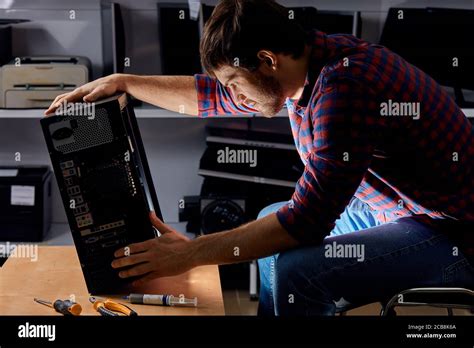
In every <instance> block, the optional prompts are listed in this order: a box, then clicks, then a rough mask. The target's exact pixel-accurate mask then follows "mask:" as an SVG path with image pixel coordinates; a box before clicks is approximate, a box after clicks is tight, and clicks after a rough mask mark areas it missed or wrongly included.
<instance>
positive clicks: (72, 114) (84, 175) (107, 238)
mask: <svg viewBox="0 0 474 348" xmlns="http://www.w3.org/2000/svg"><path fill="white" fill-rule="evenodd" d="M65 110H66V111H67V112H64V113H62V114H60V115H54V116H51V117H46V118H43V119H42V120H41V126H42V128H43V133H44V136H45V139H46V143H47V146H48V150H49V154H50V157H51V162H52V166H53V169H54V173H55V176H56V179H57V182H58V185H59V190H60V193H61V197H62V201H63V204H64V208H65V211H66V215H67V219H68V222H69V226H70V228H71V232H72V236H73V239H74V243H75V245H76V249H77V254H78V256H79V260H80V263H81V267H82V271H83V273H84V277H85V280H86V284H87V288H88V290H89V292H90V293H92V294H96V293H122V292H123V291H126V290H127V288H126V284H127V283H128V282H129V281H127V280H124V279H121V278H119V276H118V270H115V269H113V268H112V267H111V262H112V261H113V259H114V256H113V254H114V252H115V251H116V250H118V249H120V248H123V247H125V246H127V245H129V244H131V243H137V242H142V241H145V240H148V239H151V238H154V237H155V236H156V231H155V229H154V227H153V226H152V225H151V222H150V220H149V211H150V210H154V211H155V212H156V215H157V216H158V217H159V218H162V215H161V211H160V207H159V204H158V199H157V196H156V193H155V190H154V186H153V181H152V177H151V173H150V170H149V166H148V162H147V159H146V154H145V149H144V147H143V143H142V140H141V136H140V132H139V129H138V124H137V120H136V118H135V114H134V112H133V108H132V107H131V106H130V105H129V103H128V97H127V95H126V94H121V95H118V96H114V97H111V98H108V99H105V100H102V101H100V102H98V103H95V104H93V106H92V105H85V104H76V106H75V108H72V107H71V108H67V109H66V108H65ZM91 110H92V112H91Z"/></svg>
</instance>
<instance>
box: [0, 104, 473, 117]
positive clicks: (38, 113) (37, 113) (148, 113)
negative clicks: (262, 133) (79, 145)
mask: <svg viewBox="0 0 474 348" xmlns="http://www.w3.org/2000/svg"><path fill="white" fill-rule="evenodd" d="M463 112H464V114H465V115H466V116H467V117H469V118H474V109H463ZM135 114H136V115H137V117H138V118H190V117H191V118H192V117H193V116H189V115H184V114H180V113H177V112H172V111H168V110H165V109H160V108H155V107H135ZM254 116H257V117H261V116H259V115H258V114H255V115H250V116H249V115H236V116H219V118H233V117H238V118H242V117H254ZM42 117H43V110H42V109H0V119H1V118H18V119H29V118H37V119H40V118H42ZM276 117H288V112H287V110H286V109H283V110H282V111H280V112H279V113H278V115H277V116H276Z"/></svg>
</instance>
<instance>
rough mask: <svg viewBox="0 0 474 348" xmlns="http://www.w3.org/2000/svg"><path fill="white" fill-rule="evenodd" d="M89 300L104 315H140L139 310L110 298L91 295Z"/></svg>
mask: <svg viewBox="0 0 474 348" xmlns="http://www.w3.org/2000/svg"><path fill="white" fill-rule="evenodd" d="M89 301H90V302H91V303H92V304H93V305H94V309H95V310H96V311H97V312H99V313H100V315H102V316H107V317H117V316H119V315H120V314H123V315H126V316H128V317H135V316H137V315H138V314H137V312H135V311H134V310H133V309H131V308H130V307H128V306H126V305H124V304H122V303H118V302H115V301H113V300H111V299H108V298H101V297H89Z"/></svg>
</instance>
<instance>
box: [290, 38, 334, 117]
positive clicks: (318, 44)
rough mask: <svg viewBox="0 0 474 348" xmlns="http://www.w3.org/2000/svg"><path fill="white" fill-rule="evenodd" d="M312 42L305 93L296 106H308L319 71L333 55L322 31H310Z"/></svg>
mask: <svg viewBox="0 0 474 348" xmlns="http://www.w3.org/2000/svg"><path fill="white" fill-rule="evenodd" d="M310 42H311V53H310V61H309V67H308V72H307V73H306V79H305V84H304V89H303V93H302V95H301V97H300V98H299V99H298V100H297V101H296V102H295V104H294V105H295V107H296V108H298V107H307V106H308V102H309V100H310V99H311V95H312V94H313V89H314V85H315V83H316V81H317V79H318V77H319V73H320V72H321V70H322V68H323V67H324V65H325V64H326V62H327V59H328V57H330V56H331V55H332V54H331V53H332V50H331V49H329V45H328V36H327V35H326V34H325V33H323V32H322V31H319V30H313V31H312V32H311V33H310Z"/></svg>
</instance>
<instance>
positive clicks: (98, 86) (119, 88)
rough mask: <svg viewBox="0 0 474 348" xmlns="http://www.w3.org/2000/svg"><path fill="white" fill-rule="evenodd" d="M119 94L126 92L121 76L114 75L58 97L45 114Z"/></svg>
mask: <svg viewBox="0 0 474 348" xmlns="http://www.w3.org/2000/svg"><path fill="white" fill-rule="evenodd" d="M117 92H126V91H125V86H124V84H123V79H122V77H121V75H120V74H113V75H109V76H106V77H102V78H100V79H98V80H95V81H92V82H89V83H86V84H85V85H83V86H81V87H78V88H76V89H75V90H74V91H72V92H69V93H64V94H60V95H58V96H57V97H56V99H54V101H53V102H52V103H51V105H50V106H49V108H48V110H46V111H45V112H44V114H45V115H51V114H53V113H54V112H55V111H56V109H57V108H58V107H59V106H60V105H61V104H63V103H76V102H82V101H84V102H86V103H92V102H93V101H96V100H98V99H102V98H106V97H110V96H112V95H114V94H115V93H117Z"/></svg>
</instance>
